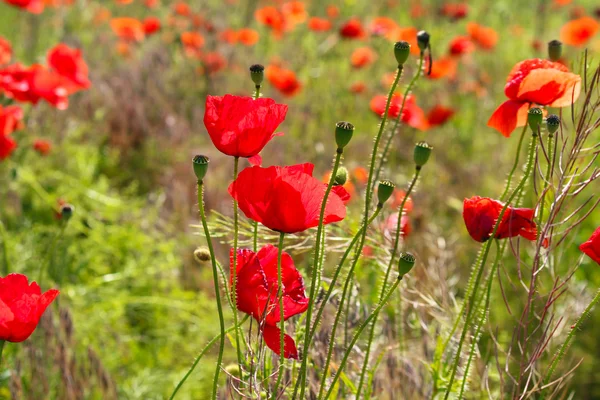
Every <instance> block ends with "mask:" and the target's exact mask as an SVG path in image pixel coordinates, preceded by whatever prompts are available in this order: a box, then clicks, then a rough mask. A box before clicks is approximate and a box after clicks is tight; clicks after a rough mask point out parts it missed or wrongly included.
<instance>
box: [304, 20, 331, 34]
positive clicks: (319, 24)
mask: <svg viewBox="0 0 600 400" xmlns="http://www.w3.org/2000/svg"><path fill="white" fill-rule="evenodd" d="M308 27H309V29H310V30H312V31H315V32H327V31H328V30H330V29H331V21H329V20H328V19H326V18H319V17H311V18H310V19H309V20H308Z"/></svg>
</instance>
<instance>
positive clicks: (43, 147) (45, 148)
mask: <svg viewBox="0 0 600 400" xmlns="http://www.w3.org/2000/svg"><path fill="white" fill-rule="evenodd" d="M33 149H34V150H35V151H37V152H38V153H39V154H41V155H43V156H47V155H48V154H50V150H52V144H51V143H50V142H49V141H47V140H44V139H36V140H34V142H33Z"/></svg>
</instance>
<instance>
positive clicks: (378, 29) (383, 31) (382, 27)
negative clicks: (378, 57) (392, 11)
mask: <svg viewBox="0 0 600 400" xmlns="http://www.w3.org/2000/svg"><path fill="white" fill-rule="evenodd" d="M398 28H399V26H398V24H397V23H396V21H394V20H393V19H392V18H389V17H376V18H374V19H373V20H372V21H371V23H370V24H369V32H371V34H372V35H375V36H385V35H387V34H389V33H390V32H394V31H395V30H396V29H398Z"/></svg>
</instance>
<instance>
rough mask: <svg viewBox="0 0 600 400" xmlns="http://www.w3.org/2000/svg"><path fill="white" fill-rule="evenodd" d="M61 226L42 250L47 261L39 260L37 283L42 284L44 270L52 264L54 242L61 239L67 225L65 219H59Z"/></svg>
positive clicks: (54, 248) (54, 249)
mask: <svg viewBox="0 0 600 400" xmlns="http://www.w3.org/2000/svg"><path fill="white" fill-rule="evenodd" d="M60 223H61V226H60V230H59V231H58V232H57V233H56V234H55V235H54V236H53V237H52V241H51V242H50V244H49V245H48V247H47V248H46V251H45V252H44V254H48V262H47V263H45V262H41V263H40V271H39V274H38V281H37V283H38V285H40V286H41V285H42V281H43V279H44V272H46V270H47V269H49V268H50V266H51V265H52V260H53V259H54V253H55V251H56V244H57V242H59V241H60V239H62V237H63V235H64V233H65V228H66V227H67V223H66V222H65V221H61V222H60Z"/></svg>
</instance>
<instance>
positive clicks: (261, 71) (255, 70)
mask: <svg viewBox="0 0 600 400" xmlns="http://www.w3.org/2000/svg"><path fill="white" fill-rule="evenodd" d="M264 77H265V67H264V66H262V65H260V64H254V65H251V66H250V78H252V82H254V84H255V85H258V86H260V84H261V83H262V81H263V79H264Z"/></svg>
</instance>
